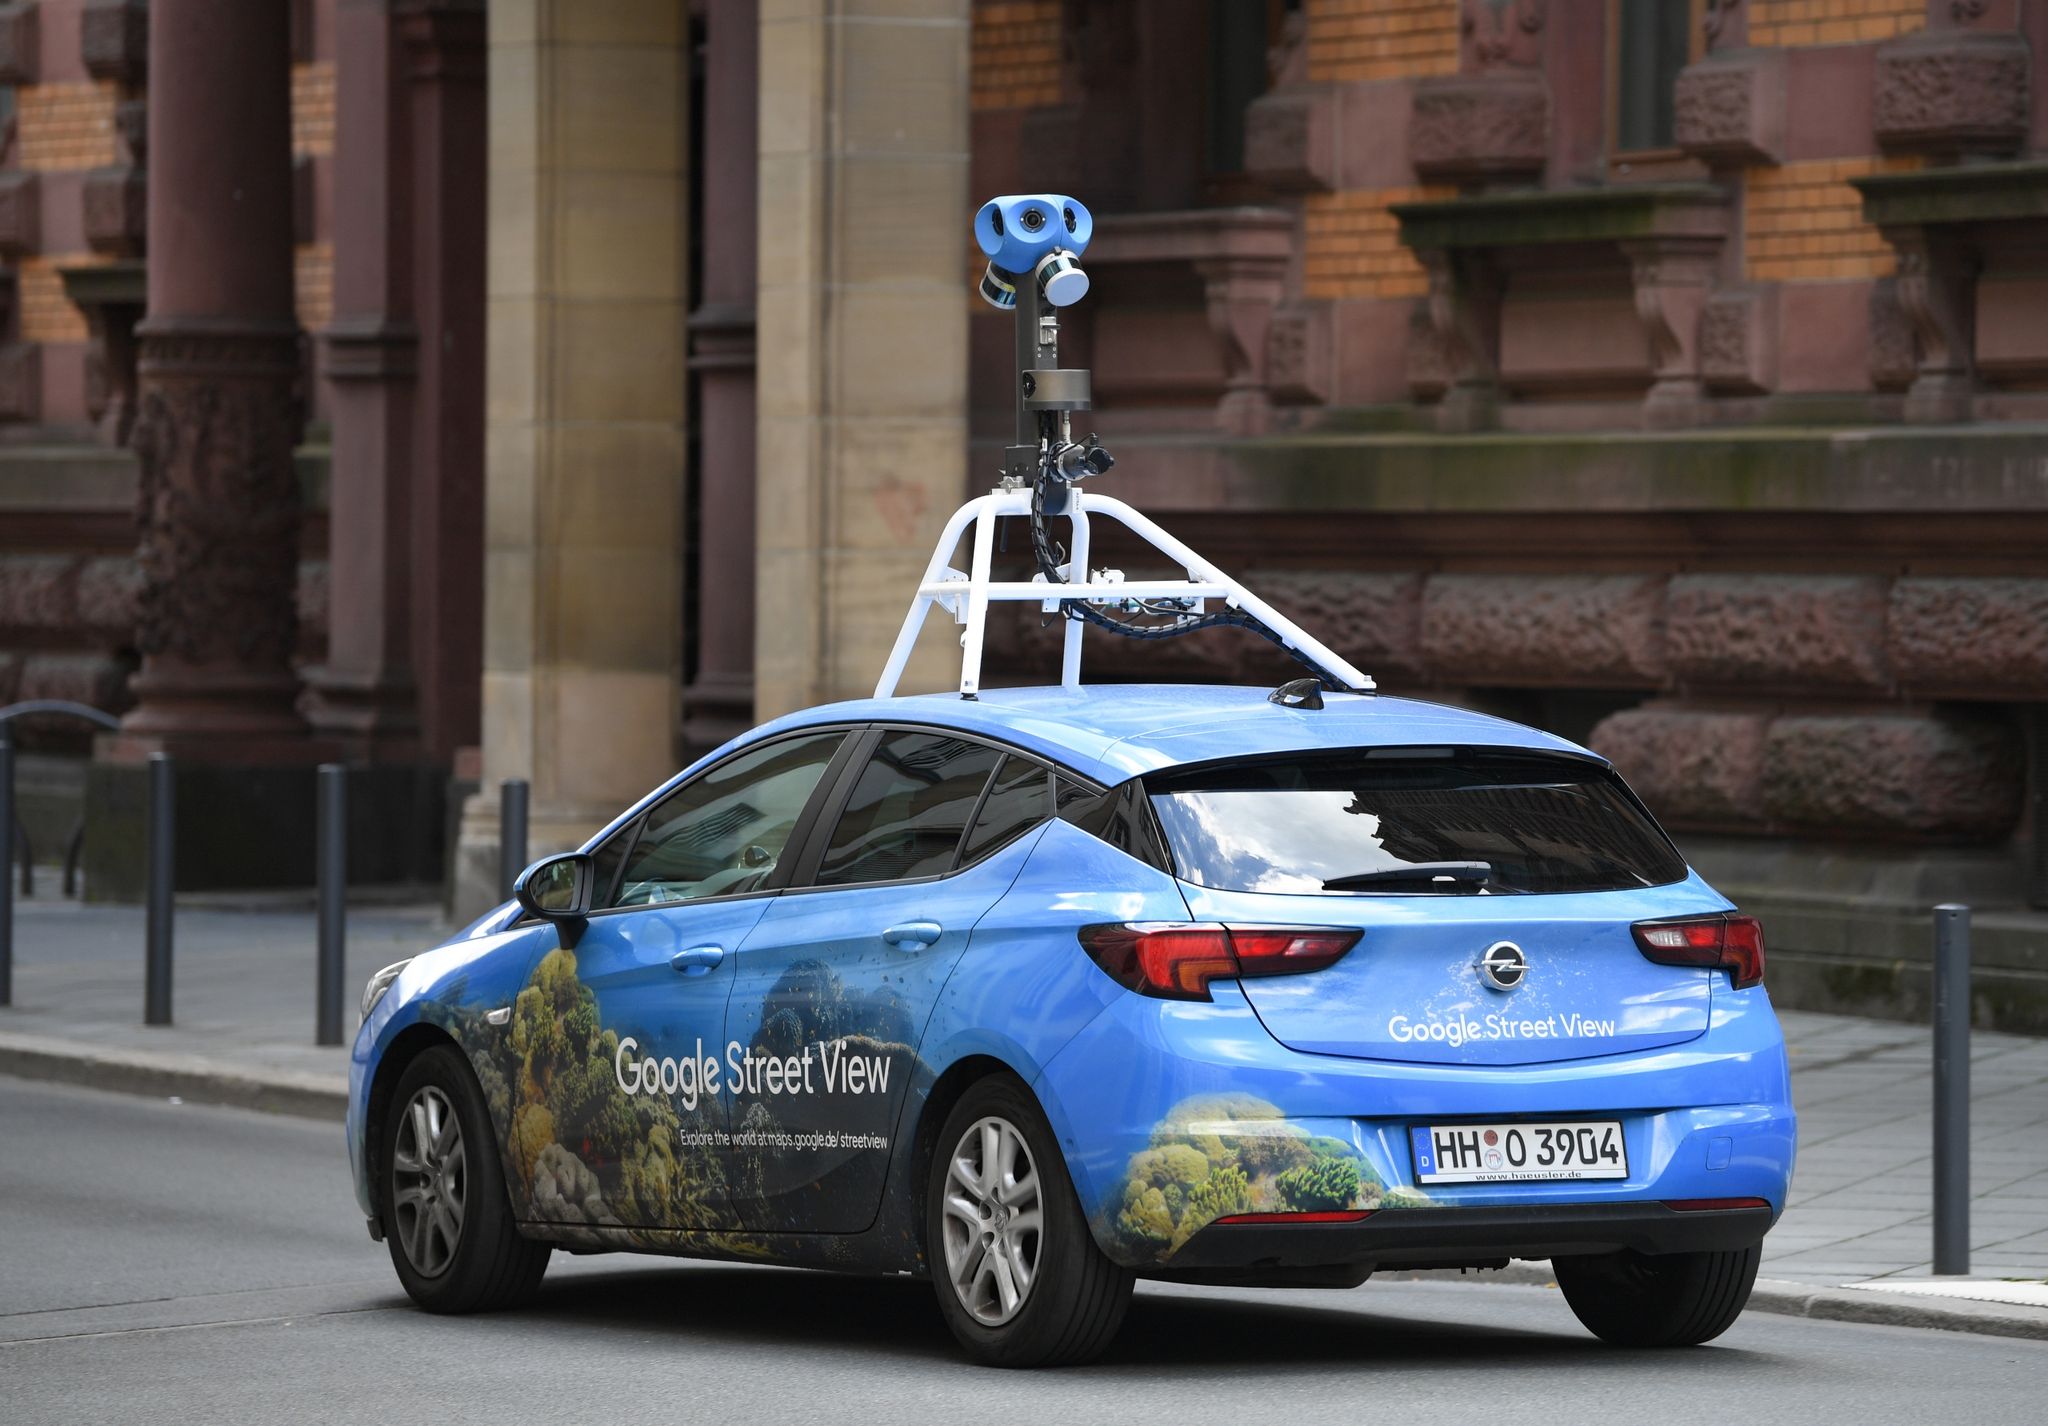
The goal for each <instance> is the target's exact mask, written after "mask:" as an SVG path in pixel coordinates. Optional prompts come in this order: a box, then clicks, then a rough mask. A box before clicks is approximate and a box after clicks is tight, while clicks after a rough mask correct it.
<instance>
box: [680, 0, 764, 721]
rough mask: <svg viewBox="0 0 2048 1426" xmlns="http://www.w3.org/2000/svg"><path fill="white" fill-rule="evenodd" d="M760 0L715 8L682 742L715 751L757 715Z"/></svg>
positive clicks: (708, 38) (708, 82)
mask: <svg viewBox="0 0 2048 1426" xmlns="http://www.w3.org/2000/svg"><path fill="white" fill-rule="evenodd" d="M760 72H761V16H760V0H709V3H708V4H707V5H706V7H705V64H704V134H703V141H702V143H701V144H700V145H699V151H700V152H701V153H702V154H703V155H704V175H703V189H702V191H703V194H704V212H703V215H702V218H701V221H700V223H699V225H698V226H699V232H700V234H701V237H700V242H701V244H702V248H703V291H702V293H701V298H700V302H699V305H698V307H697V310H696V311H695V312H692V313H691V314H690V369H691V370H692V371H693V372H695V373H696V374H697V432H698V435H697V473H696V479H697V521H698V534H697V549H698V555H697V588H696V589H695V590H694V591H693V593H694V595H695V597H696V599H697V608H698V611H699V614H698V624H697V670H696V676H695V677H694V678H692V679H691V681H690V686H689V687H688V688H686V689H684V690H683V742H684V743H685V745H687V746H688V747H689V748H690V749H692V750H709V749H711V748H713V747H716V746H717V745H718V744H719V743H722V742H724V741H725V740H726V739H727V738H730V737H732V736H733V735H735V734H737V733H741V732H744V731H745V730H746V729H747V728H748V727H749V726H751V724H752V723H753V714H754V591H753V585H754V283H755V269H754V217H755V205H756V203H757V201H758V200H757V197H756V194H757V184H756V182H755V175H756V171H757V169H758V167H759V162H760V160H759V157H758V153H757V150H758V136H759V133H760V124H759V122H758V120H759V114H760V84H759V78H760Z"/></svg>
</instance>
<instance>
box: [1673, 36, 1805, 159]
mask: <svg viewBox="0 0 2048 1426" xmlns="http://www.w3.org/2000/svg"><path fill="white" fill-rule="evenodd" d="M1673 102H1674V106H1675V116H1674V117H1675V125H1674V132H1675V136H1676V139H1677V143H1678V147H1680V148H1681V149H1684V150H1685V151H1686V152H1687V153H1689V154H1691V155H1693V156H1694V157H1695V158H1701V159H1705V160H1706V161H1707V162H1709V163H1713V164H1719V165H1733V164H1744V165H1747V164H1758V163H1778V162H1780V161H1781V160H1782V159H1783V157H1784V152H1785V52H1784V51H1783V50H1779V49H1768V50H1745V51H1743V52H1741V53H1739V54H1736V55H1732V56H1730V57H1727V58H1713V59H1708V60H1705V61H1702V62H1701V63H1699V64H1695V65H1692V66H1690V67H1688V68H1686V69H1684V70H1682V71H1680V73H1679V76H1678V86H1677V90H1676V92H1675V94H1674V96H1673Z"/></svg>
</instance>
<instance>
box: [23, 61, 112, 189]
mask: <svg viewBox="0 0 2048 1426" xmlns="http://www.w3.org/2000/svg"><path fill="white" fill-rule="evenodd" d="M119 97H120V96H119V93H118V90H117V87H116V86H115V85H114V84H113V83H112V82H111V81H102V80H91V79H88V80H79V81H75V82H71V83H64V84H25V85H23V86H22V87H21V88H20V89H19V90H17V91H16V93H15V101H14V103H15V111H14V112H15V155H16V157H15V162H16V165H17V166H18V167H20V168H25V169H30V170H34V171H36V172H45V173H46V172H49V171H51V170H54V169H70V168H99V167H102V166H103V165H106V164H110V163H113V162H114V161H115V157H116V154H115V143H114V104H115V101H116V100H117V99H118V98H119Z"/></svg>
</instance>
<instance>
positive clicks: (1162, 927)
mask: <svg viewBox="0 0 2048 1426" xmlns="http://www.w3.org/2000/svg"><path fill="white" fill-rule="evenodd" d="M1358 937H1359V933H1358V932H1357V931H1351V930H1345V929H1344V928H1342V927H1335V926H1219V925H1216V924H1214V923H1207V922H1196V923H1183V922H1162V921H1140V922H1126V923H1124V924H1121V925H1116V924H1111V925H1103V926H1084V927H1083V928H1082V929H1081V945H1082V947H1083V948H1084V949H1086V950H1087V952H1088V954H1089V955H1090V956H1091V957H1093V958H1094V961H1095V964H1097V965H1099V966H1101V967H1102V969H1103V970H1104V971H1105V972H1107V973H1108V975H1109V977H1110V979H1112V980H1114V981H1115V982H1116V983H1117V984H1119V985H1121V986H1123V987H1125V988H1126V989H1129V990H1135V991H1137V992H1138V993H1139V994H1140V995H1151V996H1157V997H1158V998H1159V999H1162V1000H1207V999H1208V998H1209V982H1210V981H1212V980H1216V979H1219V978H1221V979H1226V980H1228V979H1231V978H1233V977H1237V976H1252V975H1297V974H1300V973H1302V972H1304V971H1312V970H1322V969H1323V968H1324V967H1326V966H1331V965H1335V964H1336V963H1337V962H1338V961H1340V960H1342V959H1343V958H1344V953H1345V952H1346V951H1349V950H1350V949H1351V948H1352V947H1353V946H1355V945H1357V944H1358Z"/></svg>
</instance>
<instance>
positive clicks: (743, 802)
mask: <svg viewBox="0 0 2048 1426" xmlns="http://www.w3.org/2000/svg"><path fill="white" fill-rule="evenodd" d="M844 736H845V735H844V734H843V733H825V734H820V735H818V736H816V737H809V738H785V739H783V740H781V741H779V742H774V743H770V744H768V745H767V746H765V747H761V748H756V749H754V750H753V751H751V752H745V753H741V754H740V755H739V756H737V757H733V758H728V759H727V760H726V761H724V762H722V763H720V764H719V765H718V766H717V767H714V768H712V769H711V770H710V771H708V772H705V773H702V774H700V775H699V776H697V777H693V778H691V779H690V780H689V781H688V782H686V783H684V784H683V785H682V786H681V787H679V788H677V789H676V790H675V791H674V792H671V793H670V794H669V795H668V796H667V797H664V798H663V799H662V800H661V801H659V802H657V803H655V804H654V806H652V807H650V808H649V809H648V810H647V815H646V816H645V817H643V818H642V819H641V822H640V837H639V840H638V841H637V842H636V843H635V844H634V846H633V851H632V855H631V856H629V857H628V858H627V859H626V868H625V875H624V876H623V877H622V878H620V881H619V894H618V898H617V900H616V901H615V902H614V903H613V904H614V905H617V906H658V905H661V904H663V903H665V902H671V901H697V900H701V899H703V898H704V897H707V896H737V895H739V894H740V893H742V892H747V891H753V890H756V889H757V888H759V887H760V885H761V884H762V883H763V882H765V881H766V880H767V879H768V877H769V875H770V874H771V873H773V872H774V870H775V867H776V864H777V863H778V862H779V861H780V860H781V859H782V853H783V850H784V849H785V848H786V847H787V846H788V845H789V838H790V834H791V833H792V832H794V831H795V830H796V821H797V818H798V817H799V816H800V815H802V813H803V810H804V804H805V803H806V802H808V801H810V797H811V793H812V791H813V790H815V789H816V787H817V785H818V780H819V779H820V778H821V777H823V776H824V775H825V769H826V767H827V766H828V765H830V763H831V761H832V755H833V754H834V753H836V752H837V751H839V744H840V741H841V739H842V738H843V737H844ZM600 864H602V862H601V859H600Z"/></svg>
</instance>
